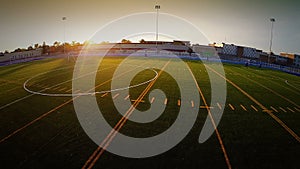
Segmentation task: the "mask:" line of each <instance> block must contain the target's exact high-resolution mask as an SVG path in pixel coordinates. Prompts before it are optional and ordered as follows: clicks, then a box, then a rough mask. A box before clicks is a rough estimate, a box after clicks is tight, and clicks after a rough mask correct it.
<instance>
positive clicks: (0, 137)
mask: <svg viewBox="0 0 300 169" xmlns="http://www.w3.org/2000/svg"><path fill="white" fill-rule="evenodd" d="M123 61H124V57H105V58H104V59H103V60H102V62H101V65H100V66H99V68H98V70H97V71H96V72H94V73H95V74H96V77H95V84H94V86H93V87H94V89H89V90H84V91H82V90H80V89H78V90H77V89H73V91H72V77H73V70H74V67H75V66H74V62H68V61H67V59H64V58H57V59H44V60H39V61H34V62H27V63H21V64H16V65H10V66H4V67H0V81H1V84H0V88H1V90H0V113H1V118H0V123H1V130H0V149H1V152H2V153H1V155H0V165H1V168H89V167H94V168H151V169H153V168H172V169H173V168H285V169H288V168H299V166H300V161H299V158H300V138H299V136H300V123H299V122H300V79H299V77H297V76H294V75H290V74H287V73H283V72H279V71H274V70H269V69H262V68H256V67H245V66H242V65H231V64H224V65H223V66H224V71H225V75H222V73H220V72H219V71H218V70H217V69H216V63H210V62H207V63H205V64H203V63H202V62H201V61H191V60H184V62H185V63H186V65H187V66H188V68H186V69H184V70H183V69H181V67H180V66H176V64H179V63H178V61H174V60H172V59H170V58H160V59H158V58H150V57H149V58H145V57H136V58H134V59H131V60H130V64H127V65H128V67H126V71H123V72H121V74H119V76H115V75H114V73H115V71H116V70H117V68H118V67H119V66H120V64H121V63H122V62H123ZM144 65H148V66H147V67H149V65H152V66H153V68H154V69H145V70H143V71H141V72H139V73H137V74H136V76H134V78H133V79H131V81H130V86H131V87H129V89H128V90H129V94H126V93H124V92H122V91H123V90H115V91H113V92H109V91H110V90H113V89H112V88H111V85H112V78H115V79H116V80H118V78H122V76H125V75H126V74H128V73H129V72H131V71H133V72H134V71H137V70H139V68H141V67H143V66H144ZM170 65H173V67H172V68H170V70H172V71H173V72H174V73H175V74H177V75H178V76H179V77H181V78H180V80H181V81H183V82H185V81H186V82H190V81H188V80H187V78H188V77H185V76H183V74H182V72H184V71H185V72H189V71H191V72H192V73H193V75H194V77H195V79H194V80H195V81H196V82H197V83H195V85H196V86H197V87H198V91H196V92H199V96H200V97H199V98H200V102H196V101H195V100H193V99H190V100H188V102H187V101H186V100H183V99H182V96H181V93H180V86H179V85H178V84H177V83H176V79H174V78H173V77H172V75H171V74H169V73H167V72H165V71H163V69H164V68H167V67H168V66H170ZM150 68H151V67H150ZM85 71H86V72H88V71H89V70H85ZM209 74H212V75H214V76H215V77H216V78H218V79H219V80H223V81H225V82H226V86H225V87H226V89H227V97H226V102H225V103H219V102H214V103H211V99H212V98H211V94H212V93H211V88H212V87H211V83H210V77H209V76H208V75H209ZM92 75H94V74H93V73H92V72H91V74H84V76H82V77H79V78H78V79H73V84H74V80H75V81H76V80H77V81H81V82H82V84H85V83H84V82H85V79H89V78H88V77H89V76H92ZM181 75H182V76H181ZM117 85H119V87H117V88H118V89H121V88H122V87H123V86H124V85H126V83H124V84H123V83H122V81H120V82H119V83H118V84H117ZM189 85H190V83H189V84H187V86H189ZM24 86H25V87H26V89H27V90H28V91H30V92H28V91H26V90H24ZM124 87H126V86H124ZM83 88H84V87H83ZM155 89H160V90H161V91H163V92H164V97H154V96H152V95H151V91H153V90H155ZM94 91H95V92H94ZM72 92H73V94H78V95H76V96H73V97H72ZM149 94H150V95H149ZM89 96H93V97H96V101H97V103H98V106H99V109H100V110H101V112H102V114H103V116H104V118H105V119H106V121H107V122H108V123H109V124H110V126H111V127H112V128H114V127H115V129H116V130H117V131H119V132H120V133H122V134H124V135H127V136H131V137H136V138H147V137H152V136H155V135H158V134H160V133H163V132H164V131H166V130H167V129H168V128H169V127H171V126H172V124H173V123H174V122H175V121H176V118H177V117H178V116H179V111H180V108H181V107H182V106H189V107H191V108H193V109H195V108H196V107H197V115H196V119H191V121H194V120H195V123H194V124H190V123H189V122H190V121H186V123H183V124H182V126H181V127H186V126H188V125H192V128H191V130H190V131H189V132H188V133H187V135H186V137H184V139H183V140H182V141H180V142H179V144H177V145H176V146H175V147H174V148H172V149H170V150H169V151H167V152H165V153H162V154H159V155H157V156H153V157H148V158H127V157H122V156H118V155H115V154H113V153H110V152H108V151H105V149H103V148H99V147H98V145H97V144H95V143H94V142H93V141H92V140H91V139H90V138H89V136H88V135H87V134H86V133H85V131H84V130H83V128H82V127H81V125H80V122H79V120H78V118H77V114H76V112H75V109H74V104H73V103H74V102H75V101H74V100H80V98H84V97H89ZM116 100H119V101H129V102H131V103H132V105H133V106H134V107H135V108H136V109H138V110H140V111H147V110H148V109H151V106H153V105H154V104H157V105H159V106H162V107H164V108H165V109H164V111H163V113H162V114H161V115H159V116H158V117H157V118H156V119H155V120H154V121H151V122H147V123H137V122H134V121H132V120H130V118H129V117H127V118H124V116H122V115H121V114H120V113H119V112H118V109H117V108H116V107H115V105H114V101H116ZM125 107H126V106H125ZM198 107H199V110H198ZM223 109H224V112H223V115H222V118H221V120H220V123H219V125H218V126H217V130H215V132H214V133H213V135H212V136H211V137H210V138H209V139H208V140H207V141H205V142H204V143H199V142H198V139H199V135H200V133H201V130H202V128H203V125H204V123H205V121H206V119H209V120H210V122H211V123H212V124H213V123H214V122H216V121H215V120H216V119H215V116H214V114H211V113H210V111H212V110H218V111H220V113H221V111H222V110H223ZM134 113H135V111H134V110H132V111H131V109H129V110H128V114H126V115H128V116H130V115H131V114H133V115H134ZM184 113H190V112H184ZM128 118H129V119H128ZM97 132H99V133H103V134H105V132H103V131H97ZM106 138H107V139H108V140H104V141H103V142H101V143H103V144H104V145H105V146H107V147H109V146H110V144H113V140H114V139H115V136H114V135H113V134H110V133H109V135H107V137H106ZM164 141H165V142H168V141H171V140H164Z"/></svg>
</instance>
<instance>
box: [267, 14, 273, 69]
mask: <svg viewBox="0 0 300 169" xmlns="http://www.w3.org/2000/svg"><path fill="white" fill-rule="evenodd" d="M270 21H271V37H270V53H269V57H268V64H270V57H271V53H272V43H273V28H274V22H275V19H274V18H271V19H270Z"/></svg>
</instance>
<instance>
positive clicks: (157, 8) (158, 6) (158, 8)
mask: <svg viewBox="0 0 300 169" xmlns="http://www.w3.org/2000/svg"><path fill="white" fill-rule="evenodd" d="M155 9H156V39H155V40H156V54H158V46H157V42H158V15H159V10H160V5H158V3H157V2H156V5H155Z"/></svg>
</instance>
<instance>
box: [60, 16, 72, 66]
mask: <svg viewBox="0 0 300 169" xmlns="http://www.w3.org/2000/svg"><path fill="white" fill-rule="evenodd" d="M66 20H67V17H65V16H64V17H62V21H63V24H64V42H63V45H64V55H66V46H65V45H66ZM69 59H70V58H69V56H68V61H69Z"/></svg>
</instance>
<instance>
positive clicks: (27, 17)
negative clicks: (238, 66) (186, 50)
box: [0, 0, 300, 54]
mask: <svg viewBox="0 0 300 169" xmlns="http://www.w3.org/2000/svg"><path fill="white" fill-rule="evenodd" d="M156 2H158V3H159V4H160V6H161V9H160V12H161V13H167V14H172V15H176V16H178V17H181V18H184V19H185V20H187V21H188V22H189V23H191V24H193V25H195V26H196V27H197V28H199V29H200V30H201V32H202V33H203V35H204V36H205V37H206V38H207V39H208V42H211V43H212V42H217V43H222V42H225V43H229V44H236V45H243V46H249V47H254V48H258V49H262V50H265V51H269V45H270V30H271V22H270V18H275V19H276V22H275V23H274V38H273V46H272V51H273V52H275V53H280V52H289V53H298V54H300V19H299V18H300V10H299V7H300V1H299V0H214V1H212V0H158V1H155V0H122V1H120V0H109V1H102V0H81V1H79V0H51V1H49V0H42V1H41V0H1V2H0V7H1V9H0V51H2V52H3V51H4V50H9V51H11V50H13V49H16V48H27V47H28V46H30V45H34V44H36V43H39V44H42V43H43V41H45V42H46V43H47V44H53V42H55V41H61V42H63V41H64V32H65V40H66V41H67V42H71V41H79V42H83V41H85V40H89V39H90V38H91V37H92V36H93V35H94V34H95V33H96V32H97V31H98V30H99V29H100V28H101V27H103V26H104V25H106V24H107V23H109V22H112V21H114V20H117V19H118V18H120V17H124V16H127V15H131V14H134V13H141V12H155V9H154V5H155V3H156ZM64 16H65V17H67V20H66V21H65V22H63V21H62V17H64ZM131 22H132V23H129V24H135V21H134V20H133V21H131ZM145 22H146V21H145ZM160 22H163V21H162V20H160ZM151 23H153V25H155V22H152V20H151ZM159 25H161V26H166V28H168V27H167V26H168V24H165V25H163V24H159ZM153 29H154V30H153V32H155V27H153ZM159 29H162V28H161V27H160V28H159ZM168 29H170V30H172V29H173V28H171V27H170V28H168ZM64 30H65V31H64ZM122 31H123V32H124V33H126V32H127V31H128V30H126V27H124V29H123V30H122ZM186 33H188V31H186V30H184V31H179V32H178V35H179V34H180V36H179V37H184V35H185V34H186ZM112 36H113V35H112ZM153 37H154V36H153ZM187 38H188V36H187V37H186V38H185V39H180V40H190V39H187ZM146 39H147V38H146ZM113 40H114V39H113V38H112V39H110V38H109V37H106V39H103V41H113ZM192 42H194V40H192Z"/></svg>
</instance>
